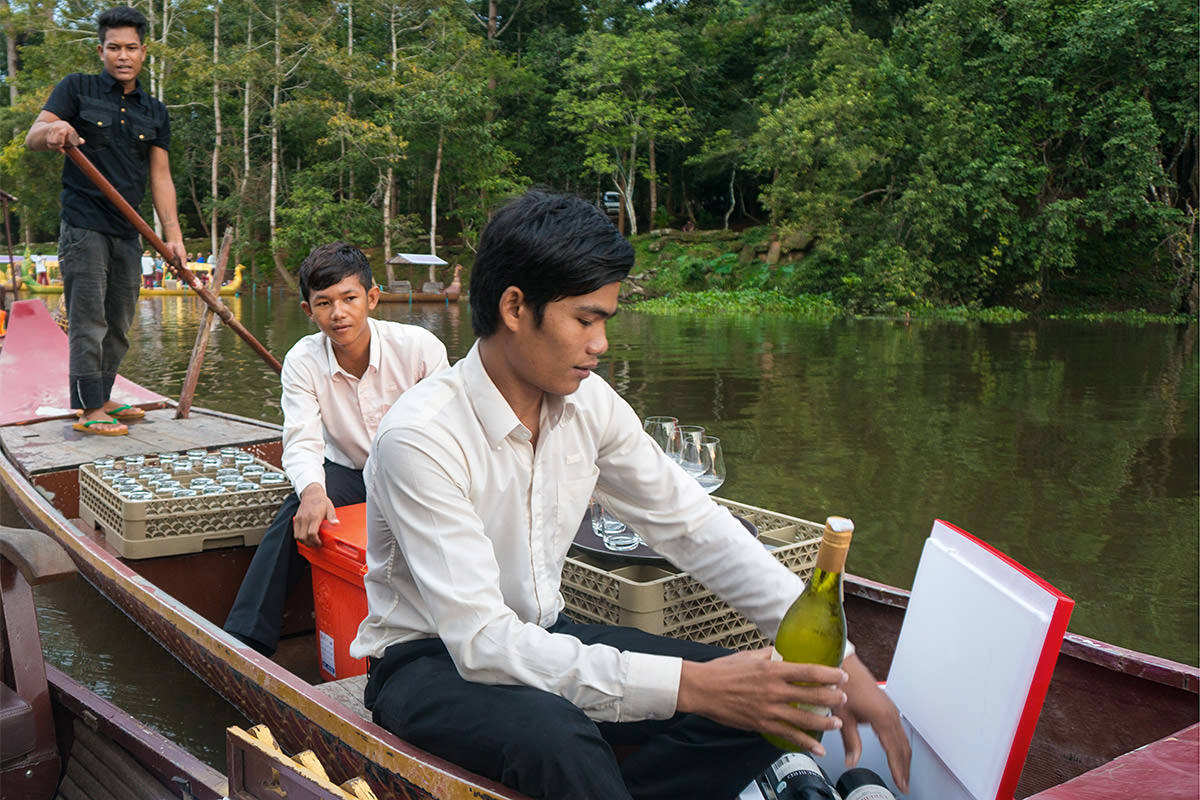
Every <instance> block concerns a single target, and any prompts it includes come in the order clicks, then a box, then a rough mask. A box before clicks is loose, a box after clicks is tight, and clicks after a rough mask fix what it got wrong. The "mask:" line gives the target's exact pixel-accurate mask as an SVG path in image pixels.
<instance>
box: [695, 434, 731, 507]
mask: <svg viewBox="0 0 1200 800" xmlns="http://www.w3.org/2000/svg"><path fill="white" fill-rule="evenodd" d="M699 450H700V464H701V467H702V469H703V471H702V472H701V473H700V474H699V475H696V476H695V478H696V482H697V483H699V484H700V488H702V489H704V491H706V492H708V493H709V494H712V493H713V492H715V491H716V490H717V489H719V488H720V487H721V484H723V483H725V454H724V453H722V452H721V440H720V439H718V438H716V437H714V436H709V437H706V438H705V439H704V441H702V442H701V443H700V448H699Z"/></svg>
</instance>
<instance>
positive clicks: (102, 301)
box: [58, 222, 142, 408]
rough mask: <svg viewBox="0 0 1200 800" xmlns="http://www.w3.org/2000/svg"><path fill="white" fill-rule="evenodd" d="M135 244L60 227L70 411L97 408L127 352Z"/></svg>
mask: <svg viewBox="0 0 1200 800" xmlns="http://www.w3.org/2000/svg"><path fill="white" fill-rule="evenodd" d="M139 245H140V240H139V239H138V237H136V236H134V237H132V238H128V239H122V238H120V237H117V236H109V235H108V234H104V233H100V232H98V231H93V230H88V229H87V228H76V227H74V226H71V225H68V224H67V223H66V222H63V223H61V224H60V226H59V233H58V264H59V269H60V270H61V271H62V276H63V297H64V299H65V300H66V303H67V322H68V329H67V341H68V344H69V355H70V363H69V367H68V373H69V374H70V381H71V408H100V407H101V406H103V405H104V404H105V403H106V402H107V401H108V398H109V395H110V394H111V393H112V386H113V381H114V380H116V377H117V369H118V368H119V367H120V366H121V360H122V359H123V358H125V353H126V352H127V351H128V350H129V339H128V338H127V337H126V333H127V332H128V331H129V326H130V325H132V324H133V312H134V309H135V308H136V307H137V299H138V290H139V289H140V288H141V285H142V254H141V248H140V246H139Z"/></svg>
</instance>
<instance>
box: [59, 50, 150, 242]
mask: <svg viewBox="0 0 1200 800" xmlns="http://www.w3.org/2000/svg"><path fill="white" fill-rule="evenodd" d="M43 108H45V110H46V111H49V112H50V113H51V114H54V115H55V116H57V117H58V118H60V119H64V120H66V121H67V122H69V123H71V126H72V127H74V128H75V130H76V132H78V133H79V135H80V136H81V137H82V138H83V139H84V140H85V141H84V144H83V146H82V147H80V151H81V152H82V153H83V154H84V155H85V156H87V157H88V158H89V159H91V161H92V163H93V164H95V165H96V168H97V169H98V170H100V172H101V174H103V175H104V177H106V178H108V180H109V181H110V182H111V183H112V185H113V186H114V187H115V188H116V190H117V191H118V192H120V193H121V196H122V197H124V198H125V199H126V200H128V201H129V204H130V205H131V206H133V207H134V208H137V207H138V205H139V204H141V202H142V198H143V197H144V196H145V194H146V177H147V175H149V173H150V148H151V147H152V146H158V147H161V148H162V149H164V150H167V149H169V148H170V145H171V123H170V120H169V119H168V117H167V107H166V106H165V105H163V104H162V103H161V102H159V101H158V100H157V99H155V98H154V97H151V96H150V95H149V94H148V93H146V92H145V91H143V90H142V87H141V84H140V83H139V84H138V85H137V86H136V87H135V88H134V90H133V91H132V92H130V93H129V94H125V93H124V92H123V90H122V88H121V84H120V83H118V82H117V81H116V79H114V78H113V77H112V76H111V75H109V74H108V73H107V72H101V73H100V74H99V75H83V74H80V73H78V72H76V73H72V74H70V75H68V76H67V77H65V78H63V79H62V80H61V81H59V83H58V85H57V86H55V87H54V91H53V92H51V93H50V99H49V100H47V101H46V105H45V106H43ZM62 185H63V191H62V218H63V221H64V222H66V223H67V224H68V225H73V226H75V227H77V228H87V229H88V230H94V231H100V232H101V233H107V234H110V235H113V236H119V237H122V238H131V237H134V236H137V230H136V229H135V228H134V227H133V226H132V225H130V224H129V222H128V221H127V220H126V219H125V218H124V217H123V216H121V214H120V212H119V211H117V209H116V208H115V207H114V206H113V204H112V203H110V202H109V201H108V200H107V199H106V198H105V197H104V194H103V192H101V191H100V189H99V188H98V187H97V186H96V184H94V183H92V180H91V179H90V178H88V176H87V175H85V174H83V171H82V170H80V169H79V167H77V166H76V165H75V162H74V161H71V160H70V159H69V158H68V159H65V161H64V164H63V172H62Z"/></svg>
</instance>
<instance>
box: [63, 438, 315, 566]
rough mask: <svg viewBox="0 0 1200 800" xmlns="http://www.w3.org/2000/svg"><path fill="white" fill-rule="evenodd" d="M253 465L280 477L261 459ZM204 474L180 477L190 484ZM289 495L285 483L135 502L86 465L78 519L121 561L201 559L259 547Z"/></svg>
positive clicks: (82, 470)
mask: <svg viewBox="0 0 1200 800" xmlns="http://www.w3.org/2000/svg"><path fill="white" fill-rule="evenodd" d="M254 463H255V464H259V465H260V466H263V467H265V468H267V470H268V471H271V472H278V471H279V469H278V468H277V467H275V466H273V465H272V464H270V463H268V462H266V461H263V460H261V459H258V458H255V459H254ZM201 474H202V473H200V472H195V473H194V474H187V475H183V476H178V477H181V478H182V480H183V481H187V480H190V479H191V478H193V477H197V476H199V475H201ZM291 491H292V485H291V483H287V482H285V483H282V484H280V485H278V486H265V487H264V486H260V487H259V488H257V489H253V490H243V491H229V492H223V493H221V494H210V495H196V496H195V497H168V498H155V499H153V500H145V501H133V500H128V499H126V498H124V497H122V496H121V495H120V493H118V492H117V491H116V490H115V489H114V488H113V487H112V486H110V485H109V484H107V483H105V482H104V481H103V480H101V479H100V476H99V474H98V473H97V470H96V468H95V466H94V465H92V464H83V465H81V466H80V467H79V516H80V517H82V518H83V521H84V522H86V523H87V524H88V525H91V526H93V527H95V528H100V529H101V530H103V531H104V537H105V539H106V540H107V542H108V544H109V545H110V546H112V547H113V548H114V549H115V550H116V551H117V552H118V553H120V554H121V556H122V557H123V558H154V557H158V556H173V555H179V554H181V553H199V552H201V551H203V550H214V549H218V548H222V547H237V546H241V545H256V544H258V543H259V542H260V541H261V540H262V537H263V534H264V533H266V531H267V526H268V525H269V524H270V523H271V520H272V519H274V518H275V514H276V513H277V512H278V511H279V506H280V505H282V503H283V501H284V498H286V497H287V496H288V494H290V493H291Z"/></svg>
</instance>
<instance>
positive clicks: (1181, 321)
mask: <svg viewBox="0 0 1200 800" xmlns="http://www.w3.org/2000/svg"><path fill="white" fill-rule="evenodd" d="M626 299H628V300H631V301H632V302H633V303H634V307H635V308H636V309H637V310H638V311H640V312H642V313H645V314H697V315H704V316H708V315H712V314H730V315H742V314H778V315H781V316H785V317H791V318H794V319H806V320H830V319H838V318H843V317H851V318H855V319H901V320H905V321H911V320H939V321H950V322H987V323H992V324H1003V323H1011V322H1024V321H1026V320H1029V319H1054V320H1076V321H1084V322H1116V323H1124V324H1127V325H1147V324H1152V323H1157V324H1166V325H1186V324H1188V323H1191V322H1195V321H1196V317H1195V316H1189V315H1187V314H1156V313H1154V312H1151V311H1145V310H1142V309H1131V310H1127V311H1090V310H1086V309H1074V310H1071V309H1066V310H1061V311H1055V312H1053V313H1046V314H1037V313H1031V312H1028V311H1021V310H1020V309H1016V308H1009V307H1007V306H996V307H994V308H966V307H964V306H954V307H950V308H934V307H931V306H918V307H914V308H912V309H906V310H903V311H900V310H897V311H896V313H892V314H857V313H854V312H852V311H849V310H847V309H845V308H843V307H841V306H839V305H838V304H837V303H836V302H834V300H833V298H831V297H829V296H828V295H800V296H799V297H788V296H786V295H784V294H783V293H781V292H778V291H774V290H769V289H767V290H763V289H735V290H732V291H724V290H717V289H707V290H703V291H698V292H689V291H679V292H673V293H671V294H667V295H663V296H660V297H653V298H646V297H645V296H644V295H640V294H638V293H636V292H630V293H628V294H627V295H626Z"/></svg>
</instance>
